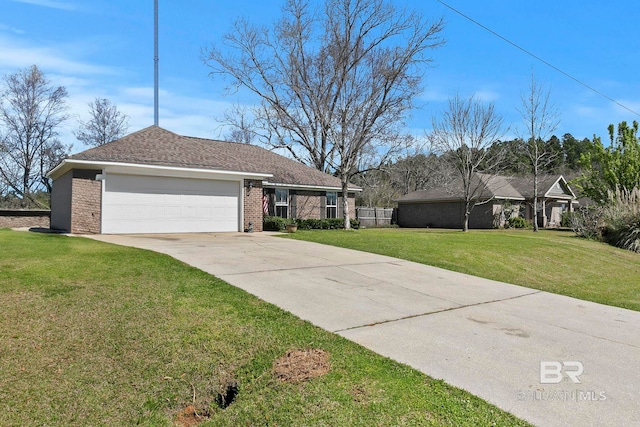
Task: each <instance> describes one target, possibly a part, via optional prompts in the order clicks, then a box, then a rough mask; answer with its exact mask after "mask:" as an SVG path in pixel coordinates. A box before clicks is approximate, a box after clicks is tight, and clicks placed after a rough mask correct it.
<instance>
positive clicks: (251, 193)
mask: <svg viewBox="0 0 640 427" xmlns="http://www.w3.org/2000/svg"><path fill="white" fill-rule="evenodd" d="M250 184H251V185H252V188H249V185H250ZM262 214H263V213H262V181H258V180H249V179H245V180H244V226H243V229H244V230H247V229H248V228H249V223H250V222H251V223H252V225H253V231H255V232H259V231H262Z"/></svg>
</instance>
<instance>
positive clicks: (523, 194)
mask: <svg viewBox="0 0 640 427" xmlns="http://www.w3.org/2000/svg"><path fill="white" fill-rule="evenodd" d="M556 184H559V186H560V189H561V190H560V191H558V190H557V189H556V188H555V187H556ZM471 188H472V189H474V188H477V189H479V190H482V191H481V192H480V193H481V194H479V195H477V196H476V197H475V199H477V200H489V199H508V200H527V199H532V198H533V178H531V177H528V178H521V177H506V176H502V175H490V174H483V173H477V174H476V175H475V178H474V180H473V182H472V184H471ZM460 194H462V184H461V180H460V179H459V178H457V179H454V180H453V182H452V183H451V184H450V185H449V186H448V187H446V188H444V187H436V188H431V189H428V190H419V191H414V192H413V193H409V194H406V195H404V196H402V197H400V198H399V199H397V202H400V203H403V202H404V203H407V202H436V201H438V202H444V201H457V200H460V199H461V197H460ZM546 194H548V195H549V196H559V197H571V198H575V194H574V193H573V191H572V190H571V188H570V187H569V185H568V184H567V182H566V180H565V179H564V178H563V177H562V175H542V176H540V177H539V178H538V196H539V197H543V196H544V195H546Z"/></svg>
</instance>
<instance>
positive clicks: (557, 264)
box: [287, 228, 640, 311]
mask: <svg viewBox="0 0 640 427" xmlns="http://www.w3.org/2000/svg"><path fill="white" fill-rule="evenodd" d="M287 236H288V237H290V238H296V239H301V240H308V241H312V242H318V243H324V244H328V245H335V246H340V247H344V248H351V249H357V250H361V251H367V252H374V253H378V254H382V255H388V256H392V257H396V258H401V259H406V260H409V261H415V262H419V263H423V264H428V265H433V266H436V267H442V268H445V269H448V270H453V271H460V272H463V273H467V274H472V275H474V276H480V277H486V278H489V279H494V280H499V281H502V282H507V283H513V284H516V285H521V286H526V287H529V288H534V289H540V290H544V291H549V292H553V293H557V294H562V295H567V296H571V297H575V298H580V299H584V300H588V301H594V302H598V303H602V304H608V305H613V306H617V307H623V308H628V309H631V310H637V311H640V255H638V254H637V253H634V252H630V251H625V250H622V249H618V248H614V247H612V246H609V245H607V244H604V243H599V242H594V241H590V240H585V239H581V238H578V237H576V236H575V235H574V234H573V233H572V232H569V231H556V230H541V231H540V232H538V233H534V232H532V231H531V230H482V231H480V230H473V231H469V232H468V233H463V232H461V231H457V230H455V231H454V230H431V229H398V228H382V229H365V230H351V231H346V232H345V231H342V230H336V231H302V232H301V231H298V232H297V233H295V234H289V235H287Z"/></svg>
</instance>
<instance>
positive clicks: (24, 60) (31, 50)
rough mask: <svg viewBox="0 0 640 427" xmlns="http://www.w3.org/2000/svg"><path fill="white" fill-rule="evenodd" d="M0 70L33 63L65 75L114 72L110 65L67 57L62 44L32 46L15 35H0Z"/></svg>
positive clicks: (11, 70)
mask: <svg viewBox="0 0 640 427" xmlns="http://www.w3.org/2000/svg"><path fill="white" fill-rule="evenodd" d="M0 45H1V46H2V49H0V64H1V65H0V71H2V72H3V73H5V72H15V71H16V69H18V68H26V67H29V66H31V65H33V64H36V65H38V67H40V68H41V69H42V70H46V71H47V72H49V73H51V72H56V73H60V74H65V75H77V74H81V75H83V74H84V75H87V74H114V73H115V70H114V69H112V68H110V67H104V66H100V65H94V64H90V63H87V62H83V61H79V60H75V59H72V58H69V57H68V55H67V54H65V52H67V51H73V49H65V48H64V46H44V45H43V46H33V45H30V44H28V43H25V42H24V41H23V40H21V39H17V38H15V37H2V36H1V35H0Z"/></svg>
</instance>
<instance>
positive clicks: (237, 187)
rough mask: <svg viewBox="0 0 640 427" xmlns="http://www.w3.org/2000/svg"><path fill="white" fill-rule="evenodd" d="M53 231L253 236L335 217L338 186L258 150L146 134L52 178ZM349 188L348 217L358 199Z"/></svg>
mask: <svg viewBox="0 0 640 427" xmlns="http://www.w3.org/2000/svg"><path fill="white" fill-rule="evenodd" d="M48 176H49V177H50V178H51V179H53V190H52V193H51V228H52V229H58V230H63V231H66V232H71V233H105V234H119V233H187V232H224V231H230V232H232V231H243V230H248V229H252V230H253V231H262V220H263V215H265V214H271V215H279V216H282V217H287V218H317V219H321V218H327V217H329V218H331V217H340V216H341V215H342V197H343V195H342V193H341V185H340V180H339V179H338V178H336V177H334V176H331V175H328V174H326V173H323V172H320V171H318V170H317V169H314V168H311V167H308V166H305V165H303V164H301V163H299V162H297V161H295V160H292V159H289V158H286V157H283V156H280V155H278V154H275V153H273V152H271V151H268V150H266V149H264V148H261V147H258V146H255V145H249V144H242V143H234V142H225V141H215V140H210V139H203V138H194V137H187V136H181V135H177V134H175V133H173V132H169V131H167V130H165V129H162V128H160V127H157V126H151V127H148V128H145V129H142V130H140V131H138V132H135V133H132V134H130V135H127V136H125V137H124V138H121V139H119V140H117V141H113V142H110V143H108V144H105V145H102V146H100V147H96V148H91V149H89V150H86V151H83V152H81V153H78V154H75V155H72V156H70V157H68V158H66V159H65V160H63V161H62V162H61V163H60V164H59V165H58V166H56V167H55V168H54V169H52V170H51V171H50V172H49V174H48ZM357 191H361V189H360V188H357V187H350V188H349V193H348V195H347V197H348V203H349V210H350V213H351V214H352V215H353V216H354V217H355V192H357Z"/></svg>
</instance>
